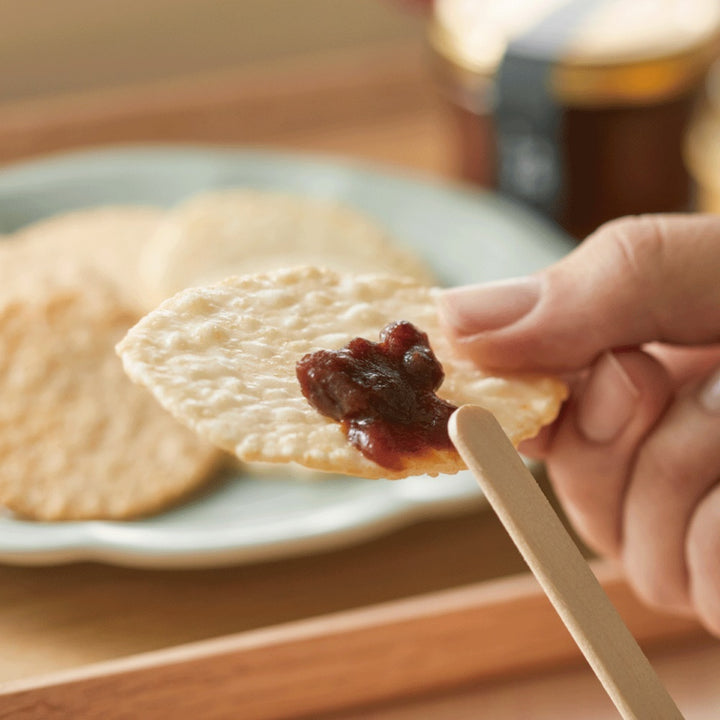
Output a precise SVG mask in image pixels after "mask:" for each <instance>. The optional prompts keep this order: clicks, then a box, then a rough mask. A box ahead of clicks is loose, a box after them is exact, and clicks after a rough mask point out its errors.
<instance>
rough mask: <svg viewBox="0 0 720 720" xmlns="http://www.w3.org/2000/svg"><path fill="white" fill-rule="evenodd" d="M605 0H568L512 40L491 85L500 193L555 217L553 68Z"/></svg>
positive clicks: (557, 158)
mask: <svg viewBox="0 0 720 720" xmlns="http://www.w3.org/2000/svg"><path fill="white" fill-rule="evenodd" d="M606 1H607V0H569V2H566V3H564V4H562V5H561V6H560V7H559V8H557V9H556V10H554V11H553V12H551V13H550V14H549V15H547V16H546V17H544V18H543V19H542V20H541V21H540V22H539V23H537V24H536V25H535V26H533V27H532V28H531V29H530V30H528V31H527V32H525V33H524V34H523V35H521V36H519V37H517V38H515V39H512V40H511V41H510V42H509V43H508V46H507V49H506V51H505V54H504V55H503V59H502V61H501V62H500V66H499V68H498V72H497V76H496V85H495V95H496V97H495V122H496V133H497V143H498V187H499V188H500V191H501V192H503V193H505V194H507V195H510V196H512V197H515V198H517V199H519V200H521V201H523V202H525V203H527V204H529V205H531V206H533V207H534V208H536V209H537V210H540V211H541V212H542V213H544V214H545V215H548V216H549V217H556V216H557V215H558V213H559V210H560V206H561V204H562V201H563V188H564V178H563V148H562V118H563V113H562V108H561V107H560V106H559V105H558V103H557V101H556V99H555V98H554V97H553V94H552V88H551V86H550V79H551V71H552V67H553V64H554V63H555V62H556V61H557V59H558V58H559V57H560V54H561V53H562V51H563V49H564V47H565V45H566V44H567V42H568V41H569V40H570V38H571V37H572V33H573V30H574V29H575V28H576V27H577V26H578V25H579V24H580V23H581V22H582V21H583V20H584V19H585V17H586V16H587V14H588V13H590V12H591V11H592V10H594V9H595V8H596V7H598V6H599V5H601V4H602V3H603V2H606Z"/></svg>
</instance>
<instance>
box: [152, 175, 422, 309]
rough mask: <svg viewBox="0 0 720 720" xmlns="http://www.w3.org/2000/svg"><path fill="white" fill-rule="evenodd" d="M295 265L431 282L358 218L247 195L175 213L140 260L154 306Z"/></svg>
mask: <svg viewBox="0 0 720 720" xmlns="http://www.w3.org/2000/svg"><path fill="white" fill-rule="evenodd" d="M295 265H318V266H325V267H329V268H332V269H334V270H342V271H347V272H357V273H365V272H386V273H392V274H394V275H407V276H408V277H412V278H414V279H416V280H419V281H421V282H424V283H427V284H432V283H433V282H434V280H433V274H432V272H431V271H430V270H429V269H428V268H427V267H426V265H425V264H424V263H423V262H422V261H421V260H420V258H418V257H417V256H416V255H415V254H413V253H412V252H410V250H406V249H404V248H401V247H398V246H397V244H396V243H395V242H394V241H393V240H391V239H390V238H389V237H388V235H387V233H386V232H385V231H384V230H382V229H381V228H379V227H378V226H377V225H376V224H375V223H374V222H372V221H371V220H369V219H368V218H366V217H365V216H363V215H362V214H360V213H358V212H356V211H355V210H351V209H350V208H347V207H344V206H341V205H338V204H336V203H332V202H329V201H323V200H317V199H312V198H308V197H300V196H293V195H288V194H285V193H278V192H268V191H260V190H249V189H229V190H219V191H215V192H210V193H205V194H202V195H198V196H196V197H193V198H191V199H190V200H187V201H186V202H184V203H182V204H180V205H178V206H177V207H176V208H175V209H174V210H172V211H170V212H169V213H168V215H167V216H166V218H165V220H164V221H163V222H162V223H161V225H160V227H159V228H158V230H157V232H156V233H155V235H154V236H153V238H152V240H151V242H150V243H149V244H148V246H147V248H146V250H145V251H144V253H143V259H142V273H143V280H144V283H145V285H146V288H147V292H148V300H150V301H154V304H155V305H156V304H158V303H160V302H161V301H162V300H164V299H165V298H167V297H170V296H171V295H173V294H175V293H176V292H178V291H179V290H183V289H185V288H187V287H192V286H199V285H205V284H208V283H211V282H217V281H219V280H222V279H223V278H226V277H228V276H230V275H245V274H249V273H256V272H265V271H268V270H275V269H278V268H281V267H291V266H295Z"/></svg>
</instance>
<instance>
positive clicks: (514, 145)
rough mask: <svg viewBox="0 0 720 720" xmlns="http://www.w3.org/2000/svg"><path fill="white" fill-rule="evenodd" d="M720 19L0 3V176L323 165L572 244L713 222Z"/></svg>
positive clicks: (664, 2)
mask: <svg viewBox="0 0 720 720" xmlns="http://www.w3.org/2000/svg"><path fill="white" fill-rule="evenodd" d="M564 6H565V7H568V6H569V7H570V8H571V9H572V8H575V11H573V12H569V13H568V12H564V11H563V7H564ZM719 6H720V4H719V3H717V2H716V0H687V1H686V2H679V0H638V2H633V3H629V2H617V1H615V2H613V1H610V2H608V1H605V2H601V1H598V0H583V1H581V2H578V0H575V2H560V1H559V0H523V1H522V2H513V3H497V2H493V1H492V0H489V1H480V2H478V1H473V0H471V1H469V2H468V1H467V0H439V1H438V2H436V3H435V10H434V13H433V11H432V10H431V7H432V5H431V3H429V2H421V1H418V2H400V1H399V0H398V1H390V0H387V1H381V0H363V2H355V1H354V0H205V1H204V2H201V1H200V0H143V1H142V2H141V1H140V0H126V1H124V2H122V3H121V2H117V1H113V0H107V1H105V2H102V3H97V2H93V1H92V0H55V2H52V3H47V2H39V1H38V0H30V1H29V2H28V1H27V0H23V1H21V0H0V17H1V18H2V30H1V31H0V32H1V33H2V34H1V36H0V68H2V69H1V70H0V162H2V163H6V162H9V161H14V160H19V159H21V158H24V157H29V156H34V155H40V154H45V153H48V152H52V151H57V150H63V149H69V148H75V147H80V146H88V145H106V144H109V143H117V142H147V141H160V142H186V141H190V142H212V143H232V144H243V145H262V146H269V145H270V146H274V147H280V148H291V149H298V150H304V151H310V152H314V151H320V152H329V153H333V154H339V155H344V156H352V157H361V158H364V159H368V160H371V161H373V160H374V161H380V162H384V163H390V164H395V165H401V166H404V167H407V168H411V169H417V170H421V171H424V172H430V173H433V174H437V175H442V176H451V177H457V178H462V179H466V180H471V181H473V182H476V183H479V184H481V185H486V186H491V187H497V188H499V189H500V190H501V191H502V192H506V193H508V194H510V195H513V196H515V197H518V198H519V199H520V200H521V201H523V202H527V203H529V204H530V205H532V206H534V207H536V208H537V209H538V210H540V212H542V213H543V214H545V215H548V216H550V217H551V218H553V219H555V220H556V221H558V222H559V223H560V224H561V225H562V226H563V227H565V228H566V229H567V230H569V231H570V233H571V234H573V235H575V236H576V237H583V236H585V235H586V234H587V233H588V232H590V231H591V230H592V229H594V227H596V226H597V225H598V224H599V223H601V222H602V221H604V220H606V219H608V218H610V217H614V216H618V215H623V214H628V213H636V212H653V211H663V210H669V211H676V210H686V209H694V208H701V209H709V210H717V209H718V208H719V207H720V201H719V200H718V196H719V195H720V190H718V188H719V187H720V171H715V168H716V167H718V164H717V163H716V162H715V160H717V159H718V156H719V155H720V153H719V151H718V145H719V144H720V143H718V138H719V137H720V132H718V127H720V122H718V120H717V117H718V114H717V113H718V111H717V108H716V106H717V105H720V102H718V101H717V99H716V98H715V95H716V94H717V93H716V92H714V91H713V89H712V87H713V83H712V82H711V81H709V80H708V77H712V73H711V67H712V65H713V61H714V58H715V57H716V55H717V50H718V30H719V28H720V17H719V15H720V9H719ZM558 9H559V10H558ZM547 17H551V18H555V20H554V21H553V22H551V23H545V25H547V26H548V27H544V26H543V22H541V21H542V19H543V18H547ZM538 29H539V31H538ZM548 31H549V34H548ZM518 38H520V42H518ZM528 40H529V42H524V46H523V41H528ZM533 43H534V44H533ZM503 53H504V55H503ZM528 58H529V62H526V61H528ZM524 62H525V63H526V64H524V65H523V63H524ZM708 88H709V90H708ZM533 90H534V91H533ZM699 100H702V102H703V105H702V107H700V106H699V104H698V103H699ZM701 110H702V112H701ZM518 118H521V119H522V122H519V121H518Z"/></svg>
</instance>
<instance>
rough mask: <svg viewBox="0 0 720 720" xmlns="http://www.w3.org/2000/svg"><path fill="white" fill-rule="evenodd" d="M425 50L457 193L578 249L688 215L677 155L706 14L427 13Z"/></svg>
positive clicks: (710, 0)
mask: <svg viewBox="0 0 720 720" xmlns="http://www.w3.org/2000/svg"><path fill="white" fill-rule="evenodd" d="M430 44H431V47H432V49H433V57H434V60H435V63H434V65H435V68H436V70H437V76H438V78H439V82H440V84H441V86H442V89H443V91H444V94H445V95H446V97H447V99H448V101H449V105H450V108H451V114H452V117H453V119H454V124H455V126H456V137H457V148H458V165H459V171H460V173H461V175H462V176H463V177H464V178H465V179H468V180H471V181H474V182H476V183H478V184H480V185H482V186H484V187H488V188H496V189H499V190H500V191H501V192H504V193H506V194H508V195H510V196H513V197H515V198H516V199H519V200H521V201H523V202H525V203H527V204H529V205H531V206H533V207H535V208H536V209H537V210H539V211H541V212H542V213H544V214H545V215H546V216H548V217H550V218H552V219H553V220H555V221H557V222H558V223H559V224H560V225H561V226H562V227H564V228H565V229H566V230H567V231H568V232H569V233H570V234H572V235H574V236H576V237H577V238H582V237H585V236H586V235H587V234H589V233H590V232H592V230H594V229H595V228H596V227H597V226H598V225H600V224H601V223H603V222H605V221H607V220H610V219H612V218H614V217H619V216H622V215H629V214H636V213H644V212H668V211H684V210H688V209H690V208H691V206H692V198H693V191H692V182H691V178H690V174H689V172H688V170H687V168H686V165H685V162H684V159H683V141H684V137H685V134H686V130H687V127H688V125H689V122H690V119H691V116H692V113H693V109H694V107H695V104H696V100H697V97H698V94H699V91H700V90H701V88H702V87H703V84H704V80H705V76H706V74H707V70H708V68H709V66H710V65H711V63H712V61H713V59H714V58H715V57H716V56H717V54H718V49H719V47H720V2H718V1H717V0H633V2H630V1H629V0H504V1H503V2H498V1H497V0H437V2H436V6H435V11H434V17H433V21H432V23H431V27H430Z"/></svg>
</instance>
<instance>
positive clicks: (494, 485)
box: [449, 405, 682, 720]
mask: <svg viewBox="0 0 720 720" xmlns="http://www.w3.org/2000/svg"><path fill="white" fill-rule="evenodd" d="M449 431H450V437H451V438H452V441H453V443H454V445H455V447H456V448H457V450H458V452H459V453H460V455H461V456H462V458H463V460H465V462H466V463H467V466H468V467H469V468H470V470H471V471H472V472H473V474H474V475H475V477H476V478H477V480H478V482H479V484H480V487H481V488H482V490H483V492H484V493H485V495H486V497H487V499H488V502H489V503H490V505H491V506H492V508H493V509H494V510H495V512H496V513H497V515H498V517H499V518H500V521H501V522H502V524H503V525H504V526H505V529H506V530H507V531H508V533H509V535H510V537H511V538H512V540H513V542H514V543H515V544H516V545H517V547H518V549H519V550H520V552H521V553H522V556H523V557H524V558H525V561H526V562H527V564H528V565H529V566H530V569H531V570H532V572H533V574H534V575H535V577H536V578H537V580H538V582H539V583H540V585H541V586H542V588H543V590H544V591H545V593H546V594H547V596H548V598H549V599H550V602H551V603H552V604H553V606H554V607H555V610H556V611H557V612H558V614H559V615H560V617H561V619H562V621H563V622H564V623H565V625H566V627H567V628H568V630H569V631H570V634H571V635H572V636H573V638H574V640H575V642H576V643H577V644H578V646H579V648H580V650H581V651H582V653H583V654H584V655H585V658H586V659H587V661H588V662H589V663H590V666H591V667H592V669H593V671H594V672H595V674H596V675H597V676H598V678H599V680H600V682H601V683H602V684H603V687H604V688H605V690H606V691H607V693H608V695H610V698H611V699H612V701H613V702H614V703H615V706H616V707H617V709H618V710H619V711H620V714H621V715H622V717H623V718H625V719H626V720H631V719H632V720H678V719H679V720H682V715H681V713H680V711H679V710H678V708H677V706H676V705H675V703H674V702H673V700H672V698H671V697H670V695H669V694H668V692H667V690H666V689H665V687H664V686H663V684H662V683H661V682H660V679H659V678H658V676H657V675H656V674H655V671H654V670H653V668H652V666H651V665H650V663H649V662H648V659H647V658H646V657H645V655H644V654H643V652H642V650H641V649H640V647H639V646H638V644H637V642H636V641H635V638H633V636H632V635H631V633H630V631H629V630H628V629H627V626H626V625H625V623H624V622H623V620H622V618H621V617H620V615H618V613H617V611H616V610H615V608H614V607H613V605H612V603H611V602H610V600H609V599H608V597H607V595H606V594H605V591H604V590H603V589H602V587H601V585H600V583H599V582H598V581H597V579H596V578H595V576H594V575H593V573H592V571H591V570H590V567H589V565H588V564H587V562H586V561H585V559H584V558H583V556H582V555H581V553H580V551H579V550H578V549H577V546H576V545H575V543H574V542H573V540H572V538H571V537H570V535H569V534H568V532H567V531H566V530H565V528H564V527H563V525H562V523H561V522H560V519H559V518H558V516H557V515H556V513H555V511H554V510H553V509H552V507H551V506H550V503H549V502H548V500H547V498H546V497H545V495H544V494H543V492H542V491H541V490H540V488H539V487H538V484H537V482H536V481H535V478H534V477H533V476H532V474H531V473H530V471H529V470H528V469H527V468H526V467H525V464H524V463H523V461H522V458H521V457H520V456H519V455H518V453H517V451H516V450H515V448H514V447H513V445H512V443H511V442H510V440H509V439H508V437H507V436H506V435H505V433H504V432H503V430H502V428H501V427H500V425H499V423H498V422H497V420H496V419H495V418H494V417H493V415H492V414H491V413H490V412H488V411H487V410H484V409H483V408H480V407H475V406H471V405H466V406H464V407H461V408H460V409H459V410H457V411H456V412H455V413H454V414H453V415H452V417H451V418H450V425H449Z"/></svg>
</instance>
